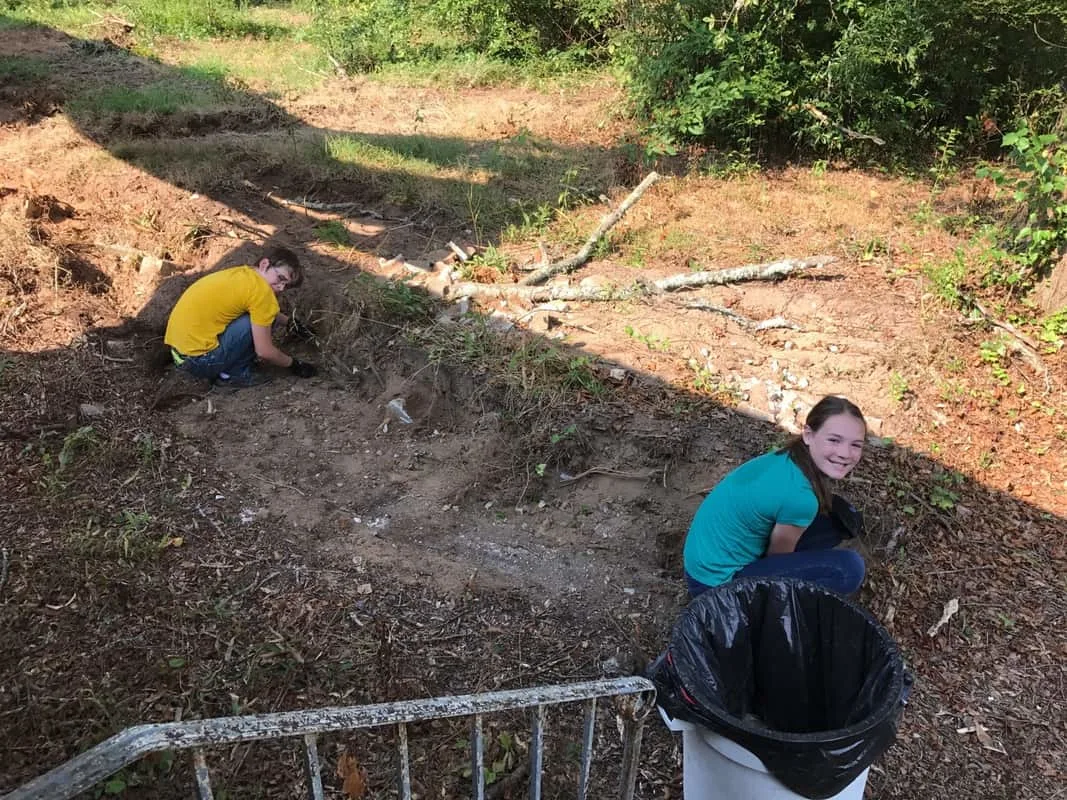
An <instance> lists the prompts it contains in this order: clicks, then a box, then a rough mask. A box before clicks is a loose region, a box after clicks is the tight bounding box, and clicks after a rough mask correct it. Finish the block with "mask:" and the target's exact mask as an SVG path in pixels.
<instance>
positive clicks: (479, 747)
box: [471, 714, 485, 800]
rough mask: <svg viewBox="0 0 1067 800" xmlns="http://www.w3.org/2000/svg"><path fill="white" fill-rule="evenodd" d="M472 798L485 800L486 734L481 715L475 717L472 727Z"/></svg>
mask: <svg viewBox="0 0 1067 800" xmlns="http://www.w3.org/2000/svg"><path fill="white" fill-rule="evenodd" d="M471 797H472V798H473V800H485V734H484V733H483V730H482V715H481V714H475V715H474V723H473V725H472V726H471Z"/></svg>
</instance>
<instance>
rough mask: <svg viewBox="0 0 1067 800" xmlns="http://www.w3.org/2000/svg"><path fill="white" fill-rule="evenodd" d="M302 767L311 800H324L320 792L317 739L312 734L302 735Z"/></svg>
mask: <svg viewBox="0 0 1067 800" xmlns="http://www.w3.org/2000/svg"><path fill="white" fill-rule="evenodd" d="M304 767H305V768H306V769H307V779H308V794H309V795H311V800H324V798H325V796H326V795H325V794H324V793H323V790H322V764H321V763H320V762H319V743H318V737H317V736H316V735H315V734H313V733H308V734H305V735H304Z"/></svg>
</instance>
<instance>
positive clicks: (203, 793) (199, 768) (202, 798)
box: [193, 747, 215, 800]
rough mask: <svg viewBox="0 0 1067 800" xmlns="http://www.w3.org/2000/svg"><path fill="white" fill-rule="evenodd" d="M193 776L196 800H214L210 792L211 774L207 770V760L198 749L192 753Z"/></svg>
mask: <svg viewBox="0 0 1067 800" xmlns="http://www.w3.org/2000/svg"><path fill="white" fill-rule="evenodd" d="M193 774H194V775H195V776H196V796H197V800H214V797H215V795H214V793H213V792H212V791H211V773H210V771H209V770H208V768H207V759H206V758H205V757H204V751H203V750H201V749H200V748H199V747H198V748H196V749H195V750H194V751H193Z"/></svg>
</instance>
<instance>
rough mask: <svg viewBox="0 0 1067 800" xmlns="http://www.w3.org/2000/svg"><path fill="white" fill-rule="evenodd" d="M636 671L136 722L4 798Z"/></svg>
mask: <svg viewBox="0 0 1067 800" xmlns="http://www.w3.org/2000/svg"><path fill="white" fill-rule="evenodd" d="M654 691H655V687H654V686H653V685H652V683H651V681H649V680H647V679H645V678H640V677H637V676H631V677H625V678H615V679H611V680H599V681H587V682H584V683H574V684H565V685H557V686H541V687H536V688H531V689H513V690H510V691H502V692H486V693H484V694H471V695H457V696H454V697H434V698H426V699H421V700H403V701H397V702H393V703H379V704H376V705H368V706H352V707H331V708H322V709H313V710H309V711H285V712H280V713H274V714H258V715H252V716H246V717H219V718H215V719H205V720H189V721H187V722H164V723H159V724H157V725H137V726H134V727H131V728H127V729H126V730H124V731H122V732H120V733H117V734H115V735H114V736H112V737H111V738H109V739H106V740H104V741H103V742H101V743H100V744H98V745H96V746H95V747H93V748H91V749H89V750H87V751H86V752H84V753H82V754H81V755H78V756H75V757H74V758H72V759H70V760H69V761H67V762H66V763H64V764H62V765H60V766H58V767H56V768H55V769H53V770H51V771H50V772H47V773H45V774H44V775H41V776H40V777H38V778H35V779H33V780H31V781H30V782H29V783H26V784H24V785H23V786H21V787H19V788H18V789H15V790H14V791H13V792H10V793H9V794H7V795H5V796H4V798H3V800H38V799H39V798H48V800H64V799H65V798H71V797H74V796H76V795H77V794H78V793H80V792H82V791H85V790H86V789H89V788H91V787H92V786H94V785H95V784H97V783H99V782H100V781H101V780H104V779H105V778H107V777H108V776H110V775H113V774H114V773H116V772H118V771H119V770H120V769H122V768H123V767H125V766H127V765H129V764H132V763H133V762H135V761H137V760H138V759H140V758H141V757H142V756H145V755H147V754H149V753H154V752H157V751H161V750H185V749H190V748H196V747H217V746H219V745H224V744H233V743H236V742H251V741H257V740H260V739H276V738H284V737H289V736H304V735H307V734H309V733H316V734H322V733H332V732H336V731H348V730H354V729H357V728H371V727H376V726H380V725H389V724H396V723H400V722H415V721H418V720H427V719H443V718H448V717H462V716H471V715H475V714H487V713H491V712H495V711H506V710H510V709H515V708H528V707H530V706H535V705H554V704H558V703H571V702H576V701H580V700H588V699H590V698H593V697H603V696H607V695H627V694H645V693H653V692H654Z"/></svg>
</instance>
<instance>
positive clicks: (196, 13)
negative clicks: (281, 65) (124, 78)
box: [6, 0, 307, 39]
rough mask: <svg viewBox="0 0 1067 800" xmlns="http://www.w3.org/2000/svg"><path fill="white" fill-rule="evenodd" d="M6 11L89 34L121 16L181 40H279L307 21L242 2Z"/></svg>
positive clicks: (157, 1) (46, 5)
mask: <svg viewBox="0 0 1067 800" xmlns="http://www.w3.org/2000/svg"><path fill="white" fill-rule="evenodd" d="M6 13H7V14H9V15H10V16H11V18H13V19H16V20H19V21H24V22H35V23H38V24H42V25H48V26H50V27H53V28H58V29H59V30H63V31H67V32H68V33H73V32H84V31H87V30H89V29H92V28H94V27H96V26H98V25H100V24H101V20H103V19H106V18H107V17H108V16H113V17H114V16H119V17H122V18H123V19H125V20H126V21H128V22H130V23H132V24H133V25H134V29H135V30H136V32H137V33H138V34H139V35H142V36H145V35H147V36H175V37H178V38H181V39H207V38H218V39H241V38H245V37H251V38H256V39H278V38H285V37H290V36H292V35H293V33H294V27H295V26H298V25H304V24H307V19H306V17H305V16H303V15H300V14H292V13H287V12H286V10H285V9H284V8H279V9H275V8H255V7H252V6H250V5H244V4H243V3H241V2H239V1H238V0H125V2H124V3H123V4H122V5H121V6H119V7H116V6H115V5H114V4H113V3H109V2H102V1H101V2H92V1H91V2H76V1H74V2H53V1H51V0H8V4H7V10H6Z"/></svg>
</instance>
